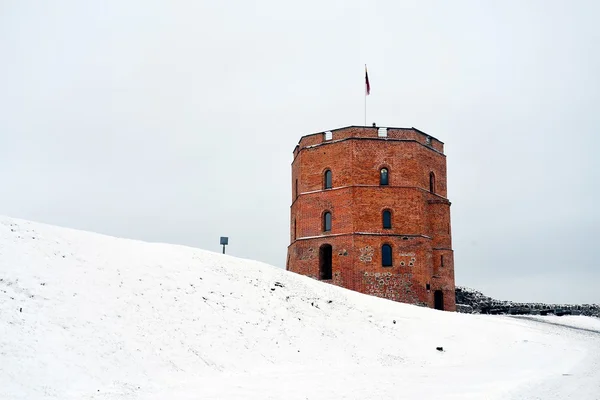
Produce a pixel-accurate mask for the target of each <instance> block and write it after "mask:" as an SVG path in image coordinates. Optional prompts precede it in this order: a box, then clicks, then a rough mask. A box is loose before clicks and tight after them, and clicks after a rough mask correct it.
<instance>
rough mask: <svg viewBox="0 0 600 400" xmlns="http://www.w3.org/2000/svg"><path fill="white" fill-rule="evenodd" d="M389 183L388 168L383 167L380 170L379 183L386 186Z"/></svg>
mask: <svg viewBox="0 0 600 400" xmlns="http://www.w3.org/2000/svg"><path fill="white" fill-rule="evenodd" d="M388 183H389V175H388V170H387V168H381V170H380V171H379V184H380V185H382V186H385V185H387V184H388Z"/></svg>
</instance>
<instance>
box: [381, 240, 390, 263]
mask: <svg viewBox="0 0 600 400" xmlns="http://www.w3.org/2000/svg"><path fill="white" fill-rule="evenodd" d="M381 266H383V267H391V266H392V246H390V245H389V244H384V245H383V246H381Z"/></svg>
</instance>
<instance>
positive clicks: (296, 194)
mask: <svg viewBox="0 0 600 400" xmlns="http://www.w3.org/2000/svg"><path fill="white" fill-rule="evenodd" d="M295 189H296V190H295V192H296V198H298V179H296V187H295Z"/></svg>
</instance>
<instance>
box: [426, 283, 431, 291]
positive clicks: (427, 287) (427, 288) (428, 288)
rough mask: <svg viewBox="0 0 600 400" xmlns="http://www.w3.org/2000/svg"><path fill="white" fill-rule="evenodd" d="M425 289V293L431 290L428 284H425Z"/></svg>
mask: <svg viewBox="0 0 600 400" xmlns="http://www.w3.org/2000/svg"><path fill="white" fill-rule="evenodd" d="M425 289H426V290H427V291H430V290H431V285H430V284H429V283H426V284H425Z"/></svg>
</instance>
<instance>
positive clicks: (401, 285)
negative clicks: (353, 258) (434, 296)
mask: <svg viewBox="0 0 600 400" xmlns="http://www.w3.org/2000/svg"><path fill="white" fill-rule="evenodd" d="M412 278H413V274H412V273H397V274H395V273H392V272H364V274H363V285H364V289H365V293H368V294H371V295H373V296H377V297H383V298H386V299H390V300H395V301H402V302H407V303H414V302H416V301H418V297H417V294H416V293H415V292H414V291H413V288H412V286H413V282H412Z"/></svg>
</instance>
